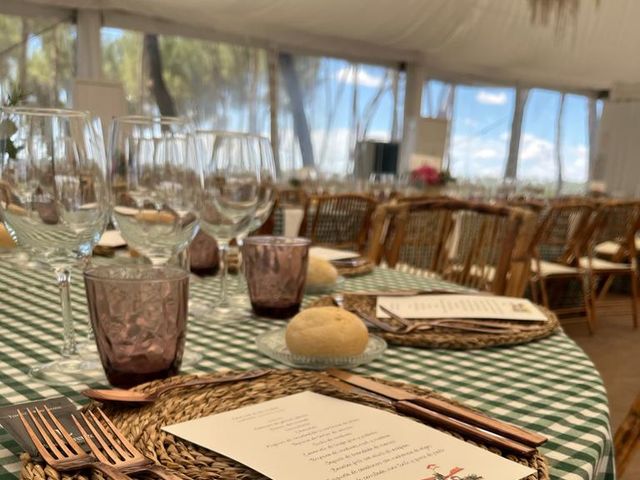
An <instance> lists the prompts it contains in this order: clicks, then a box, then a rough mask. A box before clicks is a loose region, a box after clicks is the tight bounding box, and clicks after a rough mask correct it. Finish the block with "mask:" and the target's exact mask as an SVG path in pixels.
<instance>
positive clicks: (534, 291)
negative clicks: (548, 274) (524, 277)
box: [529, 278, 540, 303]
mask: <svg viewBox="0 0 640 480" xmlns="http://www.w3.org/2000/svg"><path fill="white" fill-rule="evenodd" d="M529 291H530V292H531V299H532V300H533V303H540V292H539V291H538V283H537V282H536V280H534V279H533V278H530V279H529Z"/></svg>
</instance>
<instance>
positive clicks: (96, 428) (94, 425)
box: [80, 412, 127, 463]
mask: <svg viewBox="0 0 640 480" xmlns="http://www.w3.org/2000/svg"><path fill="white" fill-rule="evenodd" d="M80 416H82V419H83V420H84V421H85V423H86V424H87V426H88V427H89V429H90V430H91V433H93V436H94V438H96V439H97V440H98V443H100V445H101V446H102V448H103V449H104V451H105V453H106V454H107V455H108V456H109V457H110V461H109V463H118V462H120V461H121V460H126V459H127V455H126V454H123V453H124V452H123V451H122V448H121V447H120V445H118V444H117V442H116V441H114V439H113V438H111V437H110V436H109V435H108V432H106V431H105V429H104V427H103V426H102V425H100V422H98V419H97V418H96V417H95V416H94V415H93V413H91V412H89V415H88V416H87V415H85V414H84V412H80ZM88 417H90V418H91V420H90V419H89V418H88ZM105 439H106V441H105ZM111 447H115V448H116V450H117V452H115V451H114V450H113V449H112V448H111Z"/></svg>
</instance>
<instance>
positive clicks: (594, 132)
mask: <svg viewBox="0 0 640 480" xmlns="http://www.w3.org/2000/svg"><path fill="white" fill-rule="evenodd" d="M588 109H589V180H590V181H591V180H593V179H594V173H595V166H596V159H597V155H598V123H599V122H598V111H597V110H596V99H595V98H593V97H590V98H589V103H588Z"/></svg>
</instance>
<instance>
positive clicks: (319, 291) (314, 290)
mask: <svg viewBox="0 0 640 480" xmlns="http://www.w3.org/2000/svg"><path fill="white" fill-rule="evenodd" d="M343 285H344V277H338V278H337V279H336V283H334V284H333V285H318V286H313V287H312V286H311V285H305V288H304V293H307V294H309V295H323V294H325V293H331V292H333V291H334V290H335V289H337V288H338V287H342V286H343Z"/></svg>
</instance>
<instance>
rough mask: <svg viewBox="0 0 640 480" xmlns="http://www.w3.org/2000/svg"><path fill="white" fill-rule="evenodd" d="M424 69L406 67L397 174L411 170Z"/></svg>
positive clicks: (422, 67)
mask: <svg viewBox="0 0 640 480" xmlns="http://www.w3.org/2000/svg"><path fill="white" fill-rule="evenodd" d="M424 79H425V69H424V66H423V65H420V64H417V63H410V64H409V65H408V66H407V77H406V91H405V96H404V121H403V122H402V142H401V144H400V162H399V165H398V173H402V172H408V171H410V170H411V156H412V155H413V149H414V148H415V142H416V138H415V137H416V125H417V123H418V118H419V117H420V110H421V105H422V87H423V85H424Z"/></svg>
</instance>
